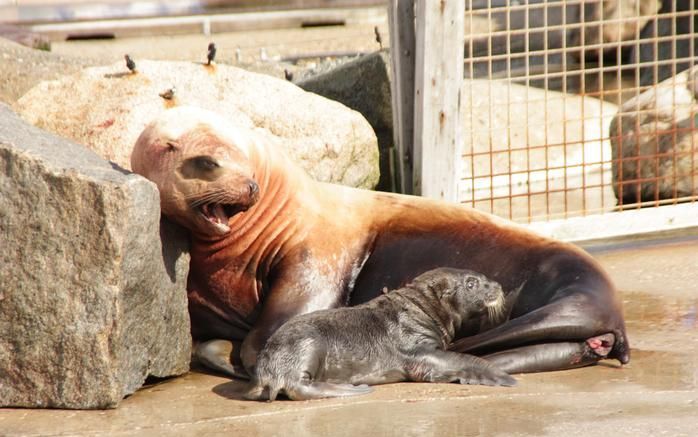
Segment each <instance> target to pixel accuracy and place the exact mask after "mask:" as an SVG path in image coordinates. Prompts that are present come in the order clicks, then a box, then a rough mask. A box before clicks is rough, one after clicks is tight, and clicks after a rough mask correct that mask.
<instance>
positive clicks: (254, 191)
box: [247, 181, 259, 196]
mask: <svg viewBox="0 0 698 437" xmlns="http://www.w3.org/2000/svg"><path fill="white" fill-rule="evenodd" d="M247 186H248V188H249V190H250V196H254V195H255V194H257V193H258V192H259V185H257V183H256V182H255V181H249V182H248V183H247Z"/></svg>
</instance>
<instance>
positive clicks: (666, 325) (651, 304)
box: [622, 292, 698, 331]
mask: <svg viewBox="0 0 698 437" xmlns="http://www.w3.org/2000/svg"><path fill="white" fill-rule="evenodd" d="M685 294H686V295H687V296H690V294H689V293H685ZM622 296H623V309H624V312H625V320H626V322H627V324H628V326H636V327H638V328H641V329H642V330H643V331H644V330H652V329H660V328H661V329H672V328H686V329H695V328H698V320H697V319H696V318H697V316H698V314H697V310H696V308H698V298H697V297H694V296H690V297H667V296H656V295H653V294H650V293H642V292H624V293H622Z"/></svg>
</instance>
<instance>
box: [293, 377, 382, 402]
mask: <svg viewBox="0 0 698 437" xmlns="http://www.w3.org/2000/svg"><path fill="white" fill-rule="evenodd" d="M372 391H373V389H372V388H371V387H369V386H367V385H352V384H333V383H331V382H319V381H314V382H310V383H301V384H297V385H295V386H293V387H286V389H285V392H286V396H288V398H289V399H291V400H294V401H305V400H309V399H323V398H341V397H347V396H358V395H365V394H368V393H371V392H372Z"/></svg>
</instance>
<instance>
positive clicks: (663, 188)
mask: <svg viewBox="0 0 698 437" xmlns="http://www.w3.org/2000/svg"><path fill="white" fill-rule="evenodd" d="M697 81H698V67H695V68H693V69H692V70H686V71H684V72H682V73H679V74H677V75H676V76H674V77H672V78H669V79H666V80H665V81H663V82H661V83H659V84H658V85H656V86H655V87H652V88H650V89H648V90H647V91H645V92H643V93H642V94H640V95H638V96H637V97H634V98H632V99H630V100H628V101H627V102H625V103H624V104H623V105H622V106H621V108H620V110H619V111H618V114H616V116H615V117H614V118H613V121H612V123H611V126H610V130H609V136H610V137H611V144H612V149H611V150H612V151H613V182H614V186H613V188H614V190H615V191H616V195H617V196H618V198H619V199H620V200H622V203H625V204H629V203H636V202H641V201H654V200H661V199H674V198H681V197H685V196H694V195H695V194H696V193H697V192H698V147H697V146H696V145H698V134H697V133H696V130H695V116H696V112H697V111H698V82H697Z"/></svg>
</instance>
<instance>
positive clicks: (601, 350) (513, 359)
mask: <svg viewBox="0 0 698 437" xmlns="http://www.w3.org/2000/svg"><path fill="white" fill-rule="evenodd" d="M614 339H615V336H614V335H613V334H604V335H599V336H596V337H592V338H589V339H587V340H586V341H583V342H562V343H545V344H536V345H531V346H523V347H518V348H514V349H507V350H504V351H501V352H496V353H493V354H490V355H485V356H484V357H483V358H485V359H486V360H487V361H489V362H491V363H492V364H494V365H496V366H497V367H499V368H500V369H502V370H504V371H506V372H507V373H532V372H547V371H552V370H565V369H574V368H576V367H583V366H588V365H591V364H595V363H597V362H598V361H599V360H601V359H603V358H606V357H607V355H608V353H609V352H610V350H611V347H612V346H613V342H614Z"/></svg>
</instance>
